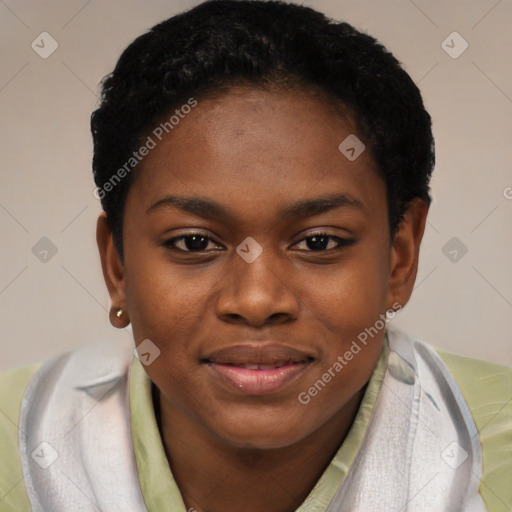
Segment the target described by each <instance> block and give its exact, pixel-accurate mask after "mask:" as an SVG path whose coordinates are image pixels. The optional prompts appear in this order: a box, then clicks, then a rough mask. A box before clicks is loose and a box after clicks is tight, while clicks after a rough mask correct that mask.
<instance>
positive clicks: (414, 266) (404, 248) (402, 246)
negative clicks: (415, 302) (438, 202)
mask: <svg viewBox="0 0 512 512" xmlns="http://www.w3.org/2000/svg"><path fill="white" fill-rule="evenodd" d="M428 210H429V207H428V205H427V203H426V202H425V201H423V200H422V199H420V198H414V199H412V200H411V201H410V202H409V203H408V205H407V208H406V211H405V213H404V217H403V220H402V222H401V223H400V225H399V229H398V231H397V233H396V234H395V236H394V238H393V244H392V247H391V258H390V273H389V286H388V300H387V302H388V304H387V308H388V309H394V310H396V309H400V308H402V307H404V306H405V305H406V304H407V302H409V298H410V297H411V294H412V290H413V288H414V282H415V280H416V274H417V272H418V261H419V254H420V244H421V240H422V238H423V233H424V231H425V223H426V221H427V214H428ZM397 304H398V305H399V306H397Z"/></svg>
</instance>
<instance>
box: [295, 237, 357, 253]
mask: <svg viewBox="0 0 512 512" xmlns="http://www.w3.org/2000/svg"><path fill="white" fill-rule="evenodd" d="M304 241H306V247H307V248H308V249H307V250H306V252H328V251H339V250H342V249H344V248H345V247H349V246H350V245H353V244H354V243H355V242H356V241H355V240H350V239H347V238H341V237H339V236H334V235H329V234H327V233H315V234H312V235H310V236H307V237H305V238H303V239H302V240H300V242H298V244H300V243H302V242H304ZM298 244H296V245H298ZM333 245H334V247H333Z"/></svg>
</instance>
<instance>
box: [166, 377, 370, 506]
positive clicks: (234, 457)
mask: <svg viewBox="0 0 512 512" xmlns="http://www.w3.org/2000/svg"><path fill="white" fill-rule="evenodd" d="M365 389H366V386H365V387H363V388H362V389H361V390H360V391H359V392H358V393H356V395H354V396H353V397H352V398H351V399H350V400H349V401H348V402H347V403H346V404H345V405H344V406H343V407H342V408H341V409H340V410H339V411H338V412H337V413H336V414H335V415H334V416H333V417H332V418H331V419H330V420H329V421H328V422H327V423H325V424H324V425H322V426H321V427H320V428H319V429H318V430H317V431H315V432H313V433H312V434H310V435H308V436H307V437H306V438H304V439H302V440H301V441H299V442H297V443H294V444H292V445H289V446H286V447H284V448H278V449H265V450H261V449H255V448H240V447H239V446H233V445H231V444H229V443H228V442H226V441H225V440H223V439H221V438H219V437H217V436H215V435H214V434H212V433H211V432H209V431H207V430H206V429H204V428H203V427H202V426H200V425H198V424H197V423H195V422H194V421H193V420H192V419H191V418H190V417H189V416H187V415H186V414H184V413H183V411H180V410H178V409H177V408H175V407H174V406H173V405H172V404H170V403H169V402H168V401H167V400H166V399H165V398H163V397H162V395H161V394H160V393H158V395H157V400H158V402H159V403H158V405H159V407H160V411H161V414H160V415H159V416H160V418H158V420H159V421H158V423H159V428H160V434H161V436H162V440H163V444H164V448H165V452H166V455H167V459H168V460H169V464H170V467H171V470H172V474H173V476H174V479H175V480H176V483H177V485H178V487H179V489H180V492H181V495H182V497H183V501H184V502H185V505H186V509H187V510H196V511H197V512H206V511H208V512H231V511H237V512H238V511H239V510H244V511H245V512H261V511H265V512H283V511H290V512H292V511H294V510H296V509H297V508H298V507H299V506H300V504H301V503H302V502H303V501H304V500H305V499H306V497H307V496H308V494H309V493H310V492H311V490H312V489H313V487H314V486H315V484H316V482H317V481H318V479H319V478H320V477H321V475H322V473H323V472H324V471H325V469H326V467H327V466H328V465H329V462H330V461H331V459H332V458H333V457H334V455H335V453H336V451H337V450H338V449H339V447H340V446H341V444H342V442H343V440H344V439H345V437H346V435H347V433H348V431H349V429H350V427H351V425H352V423H353V421H354V418H355V416H356V414H357V410H358V409H359V405H360V403H361V400H362V397H363V395H364V391H365Z"/></svg>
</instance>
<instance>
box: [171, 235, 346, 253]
mask: <svg viewBox="0 0 512 512" xmlns="http://www.w3.org/2000/svg"><path fill="white" fill-rule="evenodd" d="M193 236H198V237H201V238H206V239H207V240H209V241H212V242H214V240H213V239H212V238H210V237H209V236H205V235H203V234H202V233H189V234H185V235H180V236H176V237H173V238H169V239H168V240H165V241H164V242H163V244H162V245H163V246H165V247H166V248H167V249H169V250H172V251H178V252H182V253H188V254H205V253H207V252H208V251H206V250H201V251H189V250H184V249H179V248H177V247H176V246H175V243H176V242H177V241H179V240H183V239H185V238H189V237H193ZM315 237H325V238H329V239H332V240H335V241H336V243H337V244H338V246H337V247H335V248H331V249H324V250H320V251H312V250H305V251H304V252H310V253H330V252H331V251H341V250H343V249H345V248H346V247H349V246H351V245H353V244H354V243H355V240H354V239H348V238H341V237H339V236H335V235H329V234H328V233H325V232H322V231H320V232H318V233H312V234H311V235H309V236H306V237H304V238H301V239H300V240H299V241H298V242H297V243H296V244H294V245H297V244H298V243H300V242H303V241H305V240H307V239H309V238H315ZM214 243H215V242H214Z"/></svg>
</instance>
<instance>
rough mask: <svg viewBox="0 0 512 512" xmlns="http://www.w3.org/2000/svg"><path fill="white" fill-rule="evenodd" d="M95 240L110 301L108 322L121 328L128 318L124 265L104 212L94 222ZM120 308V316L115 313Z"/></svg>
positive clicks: (124, 325)
mask: <svg viewBox="0 0 512 512" xmlns="http://www.w3.org/2000/svg"><path fill="white" fill-rule="evenodd" d="M96 242H97V244H98V250H99V253H100V259H101V268H102V270H103V278H104V279H105V284H106V285H107V289H108V293H109V295H110V300H111V302H112V308H111V310H110V322H111V323H112V325H114V327H119V328H123V327H126V325H127V323H126V321H127V319H128V315H127V313H128V312H127V311H126V294H125V279H124V267H123V263H122V262H121V258H120V257H119V255H118V253H117V250H116V248H115V246H114V240H113V237H112V231H111V229H110V226H109V223H108V220H107V215H106V213H105V212H102V213H101V214H100V216H99V217H98V221H97V223H96ZM120 309H122V310H123V311H124V313H123V315H122V317H120V316H117V315H116V312H117V311H119V310H120Z"/></svg>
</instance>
